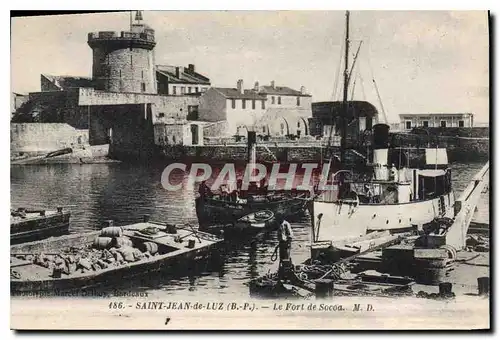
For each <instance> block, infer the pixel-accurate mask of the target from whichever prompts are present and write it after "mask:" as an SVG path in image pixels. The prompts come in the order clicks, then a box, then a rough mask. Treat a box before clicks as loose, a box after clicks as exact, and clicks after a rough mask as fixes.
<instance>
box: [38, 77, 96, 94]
mask: <svg viewBox="0 0 500 340" xmlns="http://www.w3.org/2000/svg"><path fill="white" fill-rule="evenodd" d="M42 76H43V77H45V78H46V79H47V80H48V81H50V82H51V83H52V84H54V85H55V86H56V87H58V88H60V89H61V90H67V89H70V88H78V87H94V84H93V82H92V79H91V78H87V77H75V76H51V75H48V74H42Z"/></svg>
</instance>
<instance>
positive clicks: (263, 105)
mask: <svg viewBox="0 0 500 340" xmlns="http://www.w3.org/2000/svg"><path fill="white" fill-rule="evenodd" d="M261 108H262V110H265V109H266V102H265V101H264V99H262V105H261Z"/></svg>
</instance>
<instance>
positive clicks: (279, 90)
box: [259, 86, 311, 97]
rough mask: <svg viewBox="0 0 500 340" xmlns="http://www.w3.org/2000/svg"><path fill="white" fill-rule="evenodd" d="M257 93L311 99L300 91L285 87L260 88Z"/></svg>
mask: <svg viewBox="0 0 500 340" xmlns="http://www.w3.org/2000/svg"><path fill="white" fill-rule="evenodd" d="M259 92H260V93H263V94H273V95H282V96H301V97H311V95H310V94H304V93H302V92H300V91H297V90H294V89H291V88H289V87H286V86H274V87H273V86H261V87H260V88H259Z"/></svg>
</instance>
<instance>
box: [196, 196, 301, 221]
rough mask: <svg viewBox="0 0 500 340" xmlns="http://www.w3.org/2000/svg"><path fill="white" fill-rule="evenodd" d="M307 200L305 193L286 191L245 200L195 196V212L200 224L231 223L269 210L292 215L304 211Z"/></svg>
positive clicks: (279, 214)
mask: <svg viewBox="0 0 500 340" xmlns="http://www.w3.org/2000/svg"><path fill="white" fill-rule="evenodd" d="M307 202H308V197H307V196H306V194H297V195H295V196H292V195H291V194H288V193H277V192H273V193H269V194H267V195H253V196H251V197H249V198H248V199H246V200H239V201H230V200H226V199H223V198H222V197H221V196H218V195H214V196H212V197H203V196H200V197H197V198H196V214H197V216H198V221H199V224H200V226H206V225H211V224H217V223H232V222H234V221H235V220H238V219H240V218H242V217H244V216H247V215H249V214H252V213H255V212H258V211H262V210H269V211H271V212H273V214H275V215H277V216H284V217H292V216H294V215H299V214H302V213H304V210H305V209H306V206H307Z"/></svg>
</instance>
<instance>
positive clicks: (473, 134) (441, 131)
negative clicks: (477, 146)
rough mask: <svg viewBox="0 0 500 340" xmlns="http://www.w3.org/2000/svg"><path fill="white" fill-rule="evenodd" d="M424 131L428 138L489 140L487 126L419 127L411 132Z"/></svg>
mask: <svg viewBox="0 0 500 340" xmlns="http://www.w3.org/2000/svg"><path fill="white" fill-rule="evenodd" d="M415 131H426V132H427V133H428V134H429V135H430V136H452V137H468V138H489V136H490V128H489V127H488V126H475V127H445V128H443V127H427V128H424V127H419V128H415V129H413V130H412V132H415Z"/></svg>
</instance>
